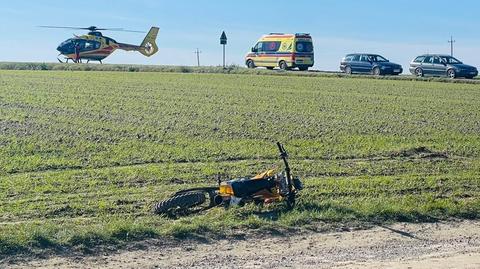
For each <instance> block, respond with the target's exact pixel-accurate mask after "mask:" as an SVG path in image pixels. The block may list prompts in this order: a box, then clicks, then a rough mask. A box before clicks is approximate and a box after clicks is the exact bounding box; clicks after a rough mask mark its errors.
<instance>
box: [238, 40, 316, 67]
mask: <svg viewBox="0 0 480 269" xmlns="http://www.w3.org/2000/svg"><path fill="white" fill-rule="evenodd" d="M245 64H246V65H247V67H248V68H255V67H266V68H267V69H273V68H275V67H279V68H280V69H283V70H289V69H291V68H298V69H300V70H302V71H305V70H308V68H310V67H312V66H313V64H314V56H313V42H312V37H311V36H310V34H282V33H271V34H268V35H265V36H263V37H262V38H260V40H258V42H257V44H256V45H255V46H254V47H253V48H252V50H251V52H249V53H248V54H247V55H246V56H245Z"/></svg>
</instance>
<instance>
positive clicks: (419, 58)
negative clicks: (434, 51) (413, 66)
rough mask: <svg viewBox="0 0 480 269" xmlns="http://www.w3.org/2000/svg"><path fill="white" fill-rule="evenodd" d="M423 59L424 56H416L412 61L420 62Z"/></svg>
mask: <svg viewBox="0 0 480 269" xmlns="http://www.w3.org/2000/svg"><path fill="white" fill-rule="evenodd" d="M424 59H425V56H418V57H417V58H415V60H413V62H415V63H421V62H423V60H424Z"/></svg>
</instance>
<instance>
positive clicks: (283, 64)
mask: <svg viewBox="0 0 480 269" xmlns="http://www.w3.org/2000/svg"><path fill="white" fill-rule="evenodd" d="M278 67H280V69H282V70H288V65H287V63H286V62H285V61H281V62H279V63H278Z"/></svg>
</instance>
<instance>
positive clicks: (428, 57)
mask: <svg viewBox="0 0 480 269" xmlns="http://www.w3.org/2000/svg"><path fill="white" fill-rule="evenodd" d="M423 63H426V64H429V63H432V56H425V59H423Z"/></svg>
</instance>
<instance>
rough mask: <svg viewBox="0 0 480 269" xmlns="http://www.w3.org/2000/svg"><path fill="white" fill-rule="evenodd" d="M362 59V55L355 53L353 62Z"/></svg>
mask: <svg viewBox="0 0 480 269" xmlns="http://www.w3.org/2000/svg"><path fill="white" fill-rule="evenodd" d="M358 61H360V55H358V54H357V55H354V56H353V58H352V62H358Z"/></svg>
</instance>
